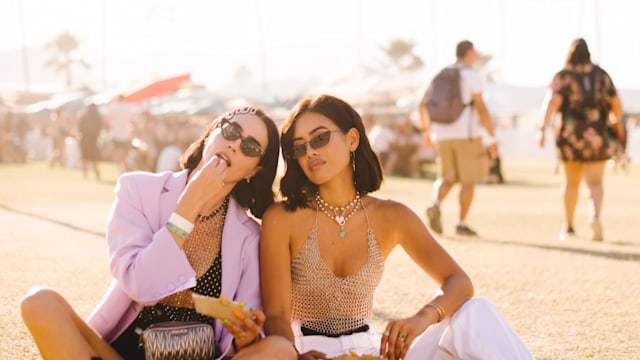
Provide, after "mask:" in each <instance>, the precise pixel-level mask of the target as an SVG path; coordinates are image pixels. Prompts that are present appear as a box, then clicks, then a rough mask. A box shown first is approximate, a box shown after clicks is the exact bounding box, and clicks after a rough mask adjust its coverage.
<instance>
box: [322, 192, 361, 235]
mask: <svg viewBox="0 0 640 360" xmlns="http://www.w3.org/2000/svg"><path fill="white" fill-rule="evenodd" d="M315 200H316V204H317V206H318V209H319V210H320V211H322V212H323V213H324V214H325V215H327V216H328V217H329V219H331V220H333V221H335V222H336V223H337V224H338V226H340V232H338V235H339V236H340V237H341V238H343V237H345V236H346V235H347V233H346V231H345V230H344V225H345V224H346V223H347V220H349V219H350V218H351V217H352V216H353V214H355V213H356V211H358V207H359V206H360V202H361V200H362V198H361V197H360V194H358V193H356V197H354V198H353V200H351V201H350V202H349V203H348V204H347V205H345V206H333V205H329V203H327V202H326V201H324V199H323V198H321V197H320V194H319V193H316V195H315ZM329 210H331V212H329ZM347 212H348V213H347ZM331 213H333V214H331Z"/></svg>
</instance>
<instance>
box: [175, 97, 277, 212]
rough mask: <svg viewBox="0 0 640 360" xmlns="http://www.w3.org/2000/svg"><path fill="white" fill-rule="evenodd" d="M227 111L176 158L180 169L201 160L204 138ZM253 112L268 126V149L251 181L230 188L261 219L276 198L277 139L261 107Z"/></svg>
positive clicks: (233, 112)
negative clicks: (274, 184) (274, 190)
mask: <svg viewBox="0 0 640 360" xmlns="http://www.w3.org/2000/svg"><path fill="white" fill-rule="evenodd" d="M236 113H237V112H236V111H231V114H236ZM227 114H228V113H227ZM227 114H223V115H221V116H219V117H217V118H216V119H215V120H213V121H212V122H211V124H209V126H208V127H207V129H206V130H205V131H204V133H203V134H202V136H200V138H199V139H198V140H196V141H195V142H193V143H192V144H191V145H190V146H189V148H188V149H187V150H186V151H185V152H184V154H183V155H182V157H181V158H180V161H179V162H180V167H181V168H182V169H188V170H189V173H191V172H192V171H193V170H194V169H195V168H196V167H197V166H198V164H199V163H200V161H201V160H202V152H203V150H204V145H205V143H206V142H207V138H208V137H209V135H210V134H211V132H212V131H213V129H215V128H216V127H217V126H218V125H219V124H220V122H221V121H222V119H223V118H224V117H225V115H227ZM255 115H256V116H257V117H259V118H260V119H261V120H262V122H263V123H264V124H265V125H266V127H267V139H268V144H267V148H266V149H265V152H264V155H262V157H261V158H260V161H259V162H258V165H259V166H262V169H260V171H258V172H257V173H256V174H255V175H253V177H252V178H250V179H249V180H250V181H247V180H246V179H244V180H242V181H240V182H238V183H237V184H236V185H235V186H234V187H233V190H231V195H232V196H233V197H234V198H235V199H236V201H238V203H239V204H240V206H242V207H243V208H245V209H247V208H248V209H250V210H251V213H252V214H253V215H254V216H255V217H257V218H259V219H260V218H262V214H263V213H264V211H265V210H266V209H267V207H268V206H269V205H271V204H273V203H274V201H275V194H274V192H273V181H274V179H275V177H276V171H277V169H278V158H279V155H280V139H279V134H278V126H277V125H276V123H275V122H274V121H273V119H272V118H271V117H270V116H269V115H267V113H266V112H264V110H261V109H256V113H255ZM234 116H235V115H234ZM227 119H228V117H227Z"/></svg>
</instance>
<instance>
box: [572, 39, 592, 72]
mask: <svg viewBox="0 0 640 360" xmlns="http://www.w3.org/2000/svg"><path fill="white" fill-rule="evenodd" d="M584 64H591V53H590V52H589V47H588V46H587V42H586V41H585V40H584V39H582V38H579V39H575V40H573V41H572V42H571V46H570V47H569V53H568V54H567V60H566V65H572V66H575V65H584Z"/></svg>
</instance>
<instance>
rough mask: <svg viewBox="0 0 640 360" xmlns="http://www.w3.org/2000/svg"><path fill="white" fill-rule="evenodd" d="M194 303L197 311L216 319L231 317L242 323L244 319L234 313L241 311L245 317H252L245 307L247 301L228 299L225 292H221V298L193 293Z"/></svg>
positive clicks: (230, 319) (231, 319)
mask: <svg viewBox="0 0 640 360" xmlns="http://www.w3.org/2000/svg"><path fill="white" fill-rule="evenodd" d="M193 305H194V308H195V309H196V311H197V312H199V313H200V314H202V315H206V316H209V317H212V318H216V319H221V320H222V319H229V321H233V322H235V323H237V324H241V323H242V320H241V319H238V317H236V316H235V315H234V314H233V313H234V311H240V312H241V313H242V315H243V317H250V316H251V313H250V312H249V310H247V309H245V308H244V307H245V306H246V305H247V302H246V301H243V302H235V301H233V300H229V299H227V297H226V296H224V294H220V297H219V298H215V297H211V296H204V295H200V294H196V293H193Z"/></svg>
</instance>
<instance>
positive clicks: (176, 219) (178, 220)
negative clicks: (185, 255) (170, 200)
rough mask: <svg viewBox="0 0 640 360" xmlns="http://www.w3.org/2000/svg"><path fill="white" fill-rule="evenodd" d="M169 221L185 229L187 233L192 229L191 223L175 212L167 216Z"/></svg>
mask: <svg viewBox="0 0 640 360" xmlns="http://www.w3.org/2000/svg"><path fill="white" fill-rule="evenodd" d="M169 222H170V223H172V224H174V225H176V226H177V227H179V228H181V229H182V230H184V231H186V232H187V233H191V232H192V231H193V227H194V225H193V223H192V222H191V221H189V220H187V219H185V218H183V217H182V216H180V215H178V214H176V213H175V212H174V213H172V214H171V216H169Z"/></svg>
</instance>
